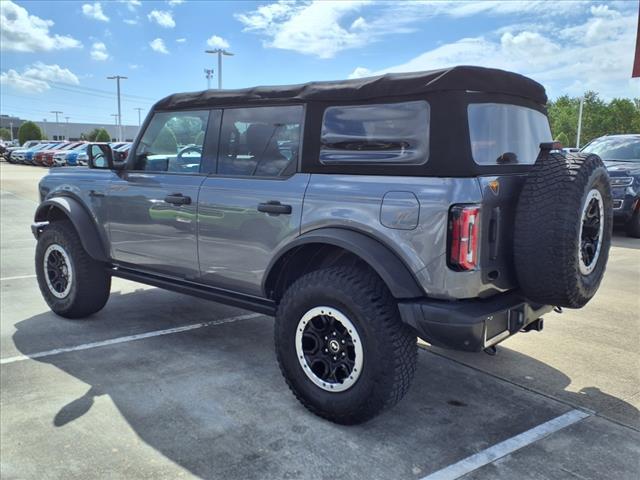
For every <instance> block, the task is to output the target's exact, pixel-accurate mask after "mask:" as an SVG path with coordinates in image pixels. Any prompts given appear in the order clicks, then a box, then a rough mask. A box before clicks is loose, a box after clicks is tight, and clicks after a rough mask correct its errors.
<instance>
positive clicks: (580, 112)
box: [576, 96, 584, 148]
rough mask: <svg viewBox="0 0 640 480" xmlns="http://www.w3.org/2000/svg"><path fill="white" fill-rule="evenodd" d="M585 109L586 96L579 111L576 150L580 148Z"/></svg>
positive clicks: (581, 99) (582, 98)
mask: <svg viewBox="0 0 640 480" xmlns="http://www.w3.org/2000/svg"><path fill="white" fill-rule="evenodd" d="M583 107H584V96H582V97H581V98H580V109H579V110H578V134H577V135H576V148H580V134H581V133H582V108H583Z"/></svg>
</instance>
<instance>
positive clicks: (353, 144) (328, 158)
mask: <svg viewBox="0 0 640 480" xmlns="http://www.w3.org/2000/svg"><path fill="white" fill-rule="evenodd" d="M429 114H430V112H429V104H428V103H427V102H425V101H415V102H402V103H385V104H377V105H361V106H360V105H358V106H336V107H329V108H327V109H326V110H325V112H324V117H323V119H322V138H321V148H320V162H321V163H323V164H325V165H335V164H400V165H419V164H423V163H425V162H426V161H427V159H428V152H429Z"/></svg>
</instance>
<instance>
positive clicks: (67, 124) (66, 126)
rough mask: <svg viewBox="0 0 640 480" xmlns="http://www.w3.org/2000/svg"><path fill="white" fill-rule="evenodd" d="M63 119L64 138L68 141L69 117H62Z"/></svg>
mask: <svg viewBox="0 0 640 480" xmlns="http://www.w3.org/2000/svg"><path fill="white" fill-rule="evenodd" d="M64 119H65V120H66V121H67V123H66V125H65V126H64V136H65V137H66V138H67V140H68V139H69V117H64Z"/></svg>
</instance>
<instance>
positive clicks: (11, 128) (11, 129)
mask: <svg viewBox="0 0 640 480" xmlns="http://www.w3.org/2000/svg"><path fill="white" fill-rule="evenodd" d="M9 131H10V132H11V142H12V143H13V122H9Z"/></svg>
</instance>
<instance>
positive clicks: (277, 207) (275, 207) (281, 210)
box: [258, 200, 291, 215]
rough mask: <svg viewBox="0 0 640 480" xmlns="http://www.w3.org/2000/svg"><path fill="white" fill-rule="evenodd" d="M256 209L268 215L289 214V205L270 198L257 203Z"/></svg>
mask: <svg viewBox="0 0 640 480" xmlns="http://www.w3.org/2000/svg"><path fill="white" fill-rule="evenodd" d="M258 211H259V212H264V213H268V214H269V215H290V214H291V205H283V204H282V203H280V202H278V201H276V200H270V201H268V202H266V203H259V204H258Z"/></svg>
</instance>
